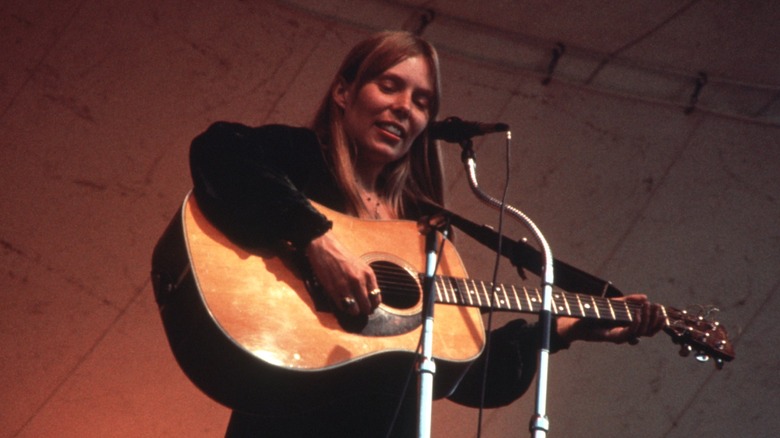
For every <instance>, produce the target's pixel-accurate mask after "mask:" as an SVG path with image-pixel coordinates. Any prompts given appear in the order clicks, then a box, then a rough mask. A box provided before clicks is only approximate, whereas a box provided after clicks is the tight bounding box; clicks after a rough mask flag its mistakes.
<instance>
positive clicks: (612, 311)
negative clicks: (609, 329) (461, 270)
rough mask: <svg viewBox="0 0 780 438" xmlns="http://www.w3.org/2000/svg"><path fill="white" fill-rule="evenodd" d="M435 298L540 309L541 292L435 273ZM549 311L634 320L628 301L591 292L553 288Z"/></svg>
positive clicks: (473, 304)
mask: <svg viewBox="0 0 780 438" xmlns="http://www.w3.org/2000/svg"><path fill="white" fill-rule="evenodd" d="M435 288H436V301H437V302H439V303H443V304H456V305H460V306H471V307H481V308H493V309H495V310H508V311H514V312H524V313H539V311H541V310H542V293H541V292H540V291H539V290H538V289H536V288H527V287H515V286H512V285H510V286H506V285H503V284H498V285H496V286H495V287H491V284H490V283H485V282H482V281H478V280H471V279H464V278H452V277H444V276H436V281H435ZM552 313H553V314H555V315H565V316H574V317H578V318H595V319H606V320H612V321H620V322H630V321H632V320H633V309H632V305H631V303H627V302H625V301H617V300H610V299H608V298H602V297H597V296H593V295H584V294H575V293H570V292H562V291H553V303H552Z"/></svg>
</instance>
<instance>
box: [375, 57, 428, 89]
mask: <svg viewBox="0 0 780 438" xmlns="http://www.w3.org/2000/svg"><path fill="white" fill-rule="evenodd" d="M379 77H380V78H381V77H394V78H397V79H400V80H403V81H404V82H405V83H407V84H408V85H410V86H413V87H414V88H420V89H423V90H426V91H430V92H433V87H434V84H433V72H432V70H431V66H430V65H429V64H428V61H427V60H426V59H425V58H424V57H422V56H413V57H410V58H406V59H404V60H403V61H401V62H399V63H398V64H395V65H394V66H392V67H390V68H388V69H387V70H385V71H384V72H383V73H382V74H381V75H379Z"/></svg>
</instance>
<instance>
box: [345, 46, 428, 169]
mask: <svg viewBox="0 0 780 438" xmlns="http://www.w3.org/2000/svg"><path fill="white" fill-rule="evenodd" d="M334 98H335V100H336V103H337V104H338V105H339V106H340V107H341V108H342V109H343V110H344V130H345V131H346V134H347V137H348V138H349V139H350V140H351V141H352V142H354V143H355V145H356V147H357V151H358V156H357V165H358V166H359V167H360V166H369V167H373V168H381V167H383V166H384V165H386V164H388V163H391V162H393V161H396V160H398V159H399V158H401V157H403V156H404V154H406V153H407V152H408V151H409V148H410V147H411V146H412V143H413V142H414V140H415V139H416V138H417V136H418V135H420V133H421V132H422V131H423V130H424V129H425V127H426V126H427V124H428V119H429V117H430V106H431V101H432V99H434V89H433V83H432V79H431V69H430V66H429V65H428V62H427V61H426V59H425V58H423V57H421V56H415V57H412V58H407V59H405V60H404V61H401V62H400V63H398V64H396V65H394V66H393V67H390V68H389V69H387V70H385V71H384V73H382V74H381V75H379V76H378V77H376V78H374V79H373V80H371V81H369V82H367V83H366V84H365V85H363V87H362V88H360V89H358V90H355V89H354V87H352V86H342V87H338V88H337V89H336V90H334Z"/></svg>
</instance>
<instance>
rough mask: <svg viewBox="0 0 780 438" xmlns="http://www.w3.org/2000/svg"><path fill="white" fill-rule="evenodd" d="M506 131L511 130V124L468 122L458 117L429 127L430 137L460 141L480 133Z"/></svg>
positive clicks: (432, 138)
mask: <svg viewBox="0 0 780 438" xmlns="http://www.w3.org/2000/svg"><path fill="white" fill-rule="evenodd" d="M505 131H509V125H507V124H506V123H480V122H467V121H464V120H461V119H459V118H457V117H447V118H446V119H444V120H441V121H439V122H433V123H431V125H430V126H429V127H428V138H430V139H431V140H444V141H448V142H450V143H460V142H462V141H464V140H468V139H470V138H471V137H476V136H478V135H485V134H490V133H493V132H505Z"/></svg>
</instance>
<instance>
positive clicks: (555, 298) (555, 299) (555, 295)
mask: <svg viewBox="0 0 780 438" xmlns="http://www.w3.org/2000/svg"><path fill="white" fill-rule="evenodd" d="M552 298H553V300H552V308H553V310H554V311H555V313H556V314H557V313H563V312H564V311H565V309H564V307H563V304H558V302H559V301H561V298H562V297H561V294H559V293H553V296H552Z"/></svg>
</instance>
